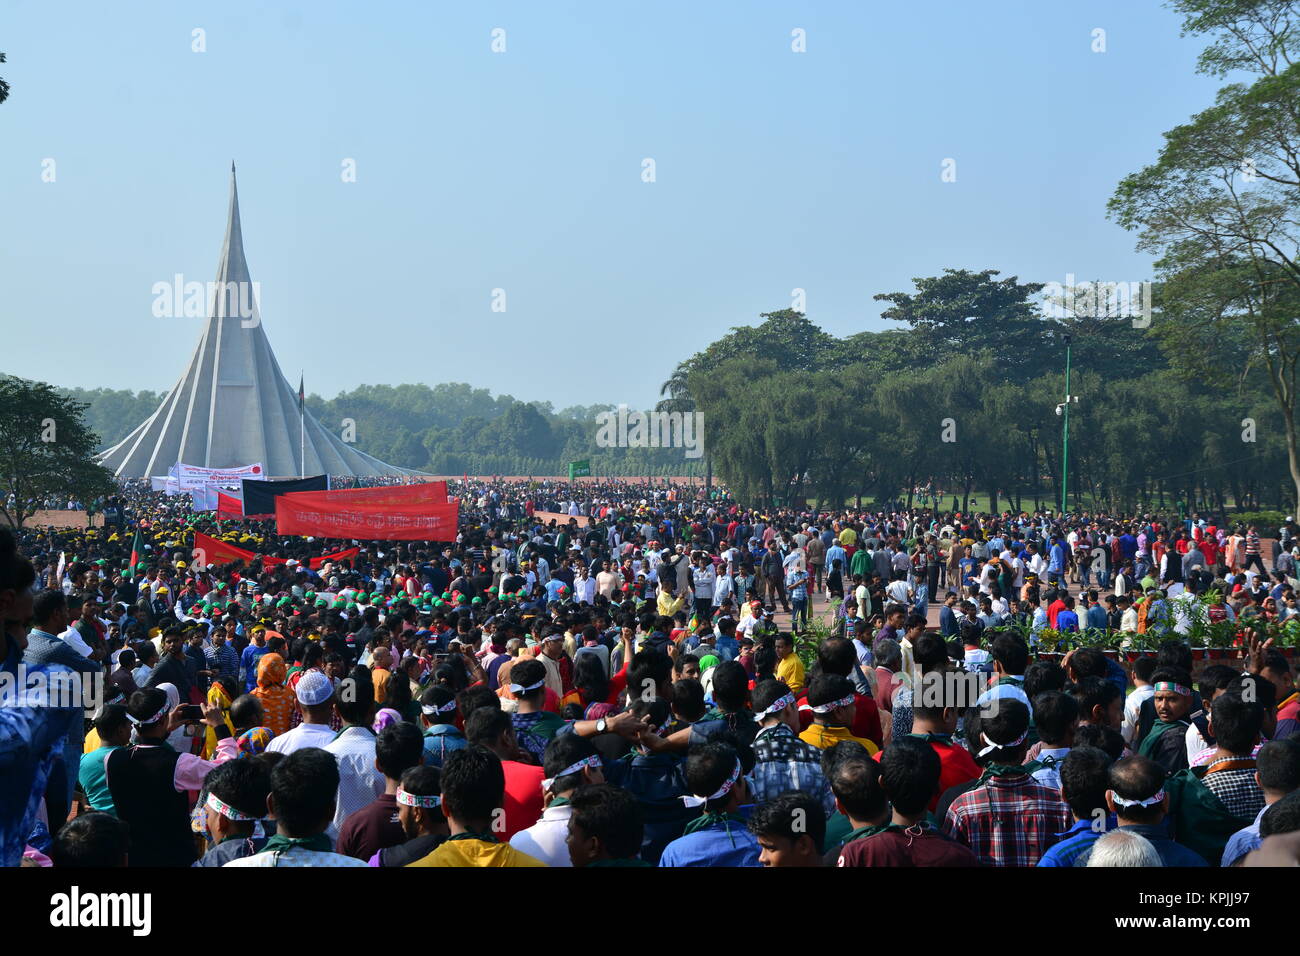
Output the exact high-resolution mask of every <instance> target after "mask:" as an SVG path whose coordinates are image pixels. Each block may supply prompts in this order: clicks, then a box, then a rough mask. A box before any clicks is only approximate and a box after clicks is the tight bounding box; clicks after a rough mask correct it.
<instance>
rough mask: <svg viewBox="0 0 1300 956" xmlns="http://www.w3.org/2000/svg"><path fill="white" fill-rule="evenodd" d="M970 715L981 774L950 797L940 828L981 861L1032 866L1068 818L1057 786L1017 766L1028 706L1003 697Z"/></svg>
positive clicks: (1023, 748)
mask: <svg viewBox="0 0 1300 956" xmlns="http://www.w3.org/2000/svg"><path fill="white" fill-rule="evenodd" d="M995 704H996V708H994V707H985V708H984V709H983V710H982V711H981V712H980V714H979V715H978V717H977V718H975V719H973V720H972V723H973V724H974V727H972V729H971V733H972V734H973V735H974V736H973V737H972V739H973V740H976V741H979V742H980V747H981V749H980V750H979V751H978V752H977V754H976V757H977V759H978V760H979V761H980V762H981V763H983V764H984V768H985V769H984V775H983V776H982V777H981V778H980V783H979V785H978V786H976V787H975V789H974V790H970V791H968V792H967V793H964V794H962V795H961V796H960V797H958V798H957V799H956V800H954V801H953V802H952V805H951V806H950V807H949V808H948V813H947V816H946V817H945V819H944V822H943V829H944V832H946V833H947V834H948V835H949V836H951V837H952V838H953V839H956V840H960V841H961V842H962V843H965V844H966V845H967V846H969V847H970V848H971V849H972V850H974V851H975V855H976V856H977V857H979V860H980V863H981V864H983V865H985V866H1037V865H1038V861H1039V860H1040V859H1041V858H1042V856H1043V854H1044V853H1045V852H1046V851H1047V848H1048V847H1050V846H1051V845H1052V843H1053V842H1054V841H1055V840H1056V836H1057V834H1059V833H1061V832H1063V831H1065V830H1068V829H1069V828H1070V825H1071V823H1073V822H1074V821H1073V820H1072V819H1071V817H1070V808H1069V806H1067V805H1066V803H1065V800H1064V799H1063V798H1062V797H1061V794H1060V792H1059V791H1057V790H1052V789H1050V788H1048V787H1045V786H1043V785H1042V784H1040V783H1038V782H1036V781H1035V780H1034V779H1033V777H1031V776H1030V775H1029V771H1030V768H1026V767H1024V766H1022V763H1023V762H1024V759H1025V751H1026V749H1027V747H1026V744H1025V741H1026V739H1027V738H1028V736H1029V708H1028V707H1026V706H1025V705H1024V704H1023V703H1021V702H1020V701H1018V700H1015V699H1013V698H1009V697H1003V698H1000V699H998V700H997V701H996V702H995Z"/></svg>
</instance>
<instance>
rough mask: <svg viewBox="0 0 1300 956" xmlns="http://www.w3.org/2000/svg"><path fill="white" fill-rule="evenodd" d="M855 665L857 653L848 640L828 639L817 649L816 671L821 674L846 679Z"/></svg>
mask: <svg viewBox="0 0 1300 956" xmlns="http://www.w3.org/2000/svg"><path fill="white" fill-rule="evenodd" d="M857 663H858V654H857V651H856V650H854V647H853V642H852V641H851V640H849V639H848V638H844V637H828V638H826V640H824V641H822V642H821V644H820V645H819V646H818V648H817V670H818V672H820V673H822V674H839V675H840V676H841V677H848V676H849V675H850V674H851V673H853V668H854V667H856V666H857Z"/></svg>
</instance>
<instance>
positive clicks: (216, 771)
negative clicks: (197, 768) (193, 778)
mask: <svg viewBox="0 0 1300 956" xmlns="http://www.w3.org/2000/svg"><path fill="white" fill-rule="evenodd" d="M203 786H204V787H205V788H206V789H207V791H208V792H209V793H211V794H213V795H214V796H216V798H217V799H218V800H220V801H221V802H222V803H227V804H229V805H230V806H232V807H234V808H235V809H236V810H238V811H239V812H240V813H242V814H244V815H245V816H249V817H253V818H255V819H259V820H260V819H261V818H262V817H264V816H266V797H267V794H269V793H270V792H271V770H270V768H269V767H268V766H267V765H266V764H264V763H260V762H258V761H256V760H227V761H226V762H225V763H223V764H218V765H217V766H216V767H213V768H212V771H211V772H210V773H209V774H208V775H207V777H206V778H205V779H204V781H203Z"/></svg>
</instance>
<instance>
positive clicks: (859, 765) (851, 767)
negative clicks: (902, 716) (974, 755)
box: [822, 740, 933, 820]
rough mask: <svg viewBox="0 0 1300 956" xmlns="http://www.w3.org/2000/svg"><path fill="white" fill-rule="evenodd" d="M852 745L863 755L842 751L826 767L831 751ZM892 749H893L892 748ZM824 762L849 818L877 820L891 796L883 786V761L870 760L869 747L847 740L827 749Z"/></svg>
mask: <svg viewBox="0 0 1300 956" xmlns="http://www.w3.org/2000/svg"><path fill="white" fill-rule="evenodd" d="M850 744H852V745H853V746H854V747H857V748H858V750H860V751H861V754H858V753H856V752H853V751H852V750H847V751H843V752H841V753H840V754H839V755H837V756H836V757H835V758H832V759H833V763H832V764H831V766H830V768H829V769H827V768H826V766H825V764H826V756H827V755H828V754H830V753H831V751H834V750H840V748H847V747H849V745H850ZM889 749H890V750H892V749H893V747H890V748H889ZM931 753H933V748H931ZM882 759H883V758H882ZM822 764H823V771H824V772H825V774H826V778H827V780H829V781H830V785H831V791H832V792H833V793H834V794H835V799H836V800H838V801H839V802H840V806H842V807H843V808H844V812H845V813H847V814H848V815H849V816H850V817H852V818H853V819H855V820H874V819H875V818H876V817H878V816H880V814H881V813H883V812H884V811H885V808H886V807H887V806H888V799H887V798H886V796H885V791H884V790H883V789H882V788H881V786H880V764H878V763H876V762H875V761H874V760H872V759H871V756H870V754H869V753H868V752H867V748H866V747H863V746H862V745H861V744H859V743H856V742H855V741H851V740H846V741H844V742H843V743H839V744H836V745H835V746H834V747H832V748H830V750H827V751H826V752H825V753H824V754H823V755H822Z"/></svg>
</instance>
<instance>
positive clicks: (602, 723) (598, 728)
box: [596, 717, 609, 734]
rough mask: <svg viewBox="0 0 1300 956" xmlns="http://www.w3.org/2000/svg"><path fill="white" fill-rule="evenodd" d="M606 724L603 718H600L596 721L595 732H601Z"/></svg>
mask: <svg viewBox="0 0 1300 956" xmlns="http://www.w3.org/2000/svg"><path fill="white" fill-rule="evenodd" d="M607 726H609V724H608V723H607V722H606V720H605V718H604V717H602V718H600V720H598V721H596V733H598V734H603V733H604V732H605V728H606V727H607Z"/></svg>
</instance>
